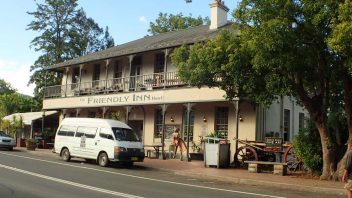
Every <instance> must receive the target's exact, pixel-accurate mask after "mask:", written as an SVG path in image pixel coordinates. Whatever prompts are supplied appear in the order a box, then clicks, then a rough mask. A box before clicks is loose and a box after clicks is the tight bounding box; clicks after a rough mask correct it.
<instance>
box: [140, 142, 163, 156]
mask: <svg viewBox="0 0 352 198" xmlns="http://www.w3.org/2000/svg"><path fill="white" fill-rule="evenodd" d="M144 147H153V148H154V150H155V153H156V158H159V154H160V148H161V147H162V144H161V143H158V144H151V145H144Z"/></svg>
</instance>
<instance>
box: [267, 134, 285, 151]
mask: <svg viewBox="0 0 352 198" xmlns="http://www.w3.org/2000/svg"><path fill="white" fill-rule="evenodd" d="M283 141H284V140H283V138H277V137H266V138H265V150H266V151H282V149H283V147H282V144H283Z"/></svg>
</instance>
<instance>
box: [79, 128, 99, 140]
mask: <svg viewBox="0 0 352 198" xmlns="http://www.w3.org/2000/svg"><path fill="white" fill-rule="evenodd" d="M97 130H98V128H96V127H78V129H77V133H76V136H75V137H81V136H83V135H84V136H86V138H94V137H95V134H96V133H97Z"/></svg>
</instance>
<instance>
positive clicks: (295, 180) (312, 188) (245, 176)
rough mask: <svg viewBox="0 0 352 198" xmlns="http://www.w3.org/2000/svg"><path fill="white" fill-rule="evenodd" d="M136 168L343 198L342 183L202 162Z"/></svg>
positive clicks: (157, 162)
mask: <svg viewBox="0 0 352 198" xmlns="http://www.w3.org/2000/svg"><path fill="white" fill-rule="evenodd" d="M14 149H15V150H18V151H22V152H30V153H31V154H33V155H37V156H51V157H58V155H57V154H55V153H52V151H51V150H49V149H36V150H35V151H27V150H26V148H21V147H15V148H14ZM136 165H141V166H144V167H149V168H153V169H157V170H162V171H167V172H173V173H174V174H176V175H182V176H187V177H192V178H199V179H205V180H217V181H221V182H228V183H233V184H245V185H254V186H262V187H266V186H270V187H277V188H280V189H290V190H297V191H306V192H319V193H326V194H331V195H332V196H334V195H345V194H346V190H345V189H344V188H343V187H344V183H342V182H335V181H321V180H318V179H306V178H303V177H300V176H294V175H288V176H279V175H274V174H272V173H248V171H247V170H243V169H234V168H223V169H218V168H212V167H211V168H209V167H205V166H204V162H203V161H196V160H193V161H191V162H186V161H180V160H179V159H167V160H162V159H150V158H145V160H144V162H141V163H139V162H137V163H136Z"/></svg>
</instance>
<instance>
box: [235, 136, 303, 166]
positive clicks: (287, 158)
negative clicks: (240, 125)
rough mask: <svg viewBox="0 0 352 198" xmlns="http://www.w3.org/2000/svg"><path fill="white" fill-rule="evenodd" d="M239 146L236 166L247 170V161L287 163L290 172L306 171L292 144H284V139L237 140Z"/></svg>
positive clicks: (236, 153) (236, 154)
mask: <svg viewBox="0 0 352 198" xmlns="http://www.w3.org/2000/svg"><path fill="white" fill-rule="evenodd" d="M235 140H236V141H237V144H238V145H239V147H238V149H237V150H236V152H235V154H234V161H233V163H234V165H235V166H236V167H243V168H247V164H246V163H245V161H267V162H284V163H287V167H288V171H290V172H296V171H304V167H303V163H302V161H301V160H300V159H299V157H298V156H297V155H296V154H295V152H294V148H293V145H292V143H283V139H282V138H276V137H267V138H265V142H257V141H247V140H239V139H236V138H235Z"/></svg>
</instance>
